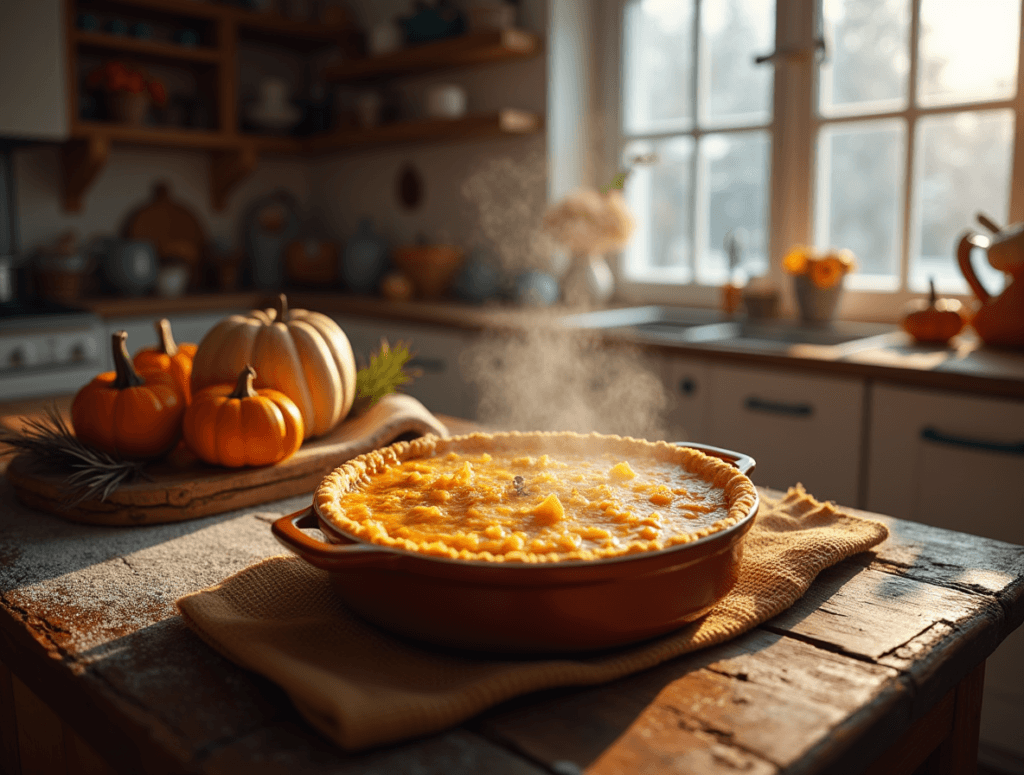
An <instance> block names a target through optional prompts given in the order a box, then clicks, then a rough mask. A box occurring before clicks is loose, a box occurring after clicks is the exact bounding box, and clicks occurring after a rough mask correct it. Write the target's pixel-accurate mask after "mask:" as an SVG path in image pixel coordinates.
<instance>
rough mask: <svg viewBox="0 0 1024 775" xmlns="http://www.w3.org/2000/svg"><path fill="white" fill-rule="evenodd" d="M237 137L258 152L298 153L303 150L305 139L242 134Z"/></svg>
mask: <svg viewBox="0 0 1024 775" xmlns="http://www.w3.org/2000/svg"><path fill="white" fill-rule="evenodd" d="M239 139H240V140H241V142H242V143H245V144H248V145H251V146H252V147H253V148H254V149H256V151H257V152H259V153H274V154H300V153H302V152H303V151H304V150H305V141H304V140H303V138H301V137H289V136H288V135H257V134H242V135H239Z"/></svg>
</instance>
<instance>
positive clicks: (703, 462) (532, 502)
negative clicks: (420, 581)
mask: <svg viewBox="0 0 1024 775" xmlns="http://www.w3.org/2000/svg"><path fill="white" fill-rule="evenodd" d="M756 500H757V492H756V490H755V488H754V485H753V484H752V483H751V481H750V479H748V478H747V477H746V476H744V475H743V474H741V473H740V472H739V471H737V470H736V469H735V468H733V467H732V466H731V465H729V464H728V463H726V462H724V461H722V460H719V459H718V458H714V457H711V456H708V455H705V454H704V453H702V452H700V451H698V450H694V449H689V448H686V447H680V446H677V445H675V444H669V443H668V442H664V441H657V442H651V441H644V440H640V439H632V438H623V437H621V436H605V435H600V434H596V433H595V434H577V433H541V432H537V433H515V432H513V433H495V434H491V433H474V434H470V435H467V436H455V437H452V438H447V439H443V438H438V437H436V436H425V437H423V438H419V439H414V440H413V441H408V442H399V443H397V444H393V445H391V446H389V447H385V448H384V449H380V450H375V451H373V452H370V453H367V454H365V455H360V456H359V457H356V458H353V459H352V460H350V461H348V462H347V463H345V464H344V465H343V466H341V467H340V468H338V469H336V470H335V471H333V472H332V473H331V474H329V475H328V476H327V477H326V478H325V479H324V480H323V482H321V484H320V486H319V487H318V488H317V491H316V493H315V495H314V498H313V503H314V505H315V507H316V510H317V512H318V513H319V514H320V516H321V518H322V519H324V520H325V521H326V522H327V523H328V524H329V525H331V526H334V527H336V528H338V529H339V530H341V531H342V532H344V533H347V534H348V535H350V536H354V537H356V538H358V539H361V540H363V541H366V542H370V543H374V544H379V545H382V546H390V547H396V548H400V549H406V550H409V551H415V552H419V553H421V554H426V555H432V556H438V557H450V558H457V559H462V560H484V561H490V562H527V563H542V562H563V561H566V560H597V559H602V558H608V557H618V556H622V555H627V554H634V553H637V552H647V551H656V550H659V549H665V548H667V547H670V546H675V545H678V544H683V543H687V542H690V541H694V540H696V539H698V538H702V537H704V536H707V535H711V534H712V533H716V532H719V531H721V530H724V529H725V528H727V527H729V526H731V525H734V524H736V523H737V522H739V521H740V520H741V519H743V518H744V517H745V516H746V515H747V514H748V513H749V511H750V509H751V508H752V507H753V505H754V504H755V503H756Z"/></svg>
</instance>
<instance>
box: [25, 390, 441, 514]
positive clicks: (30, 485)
mask: <svg viewBox="0 0 1024 775" xmlns="http://www.w3.org/2000/svg"><path fill="white" fill-rule="evenodd" d="M15 420H16V418H15ZM11 421H12V420H11V419H8V420H7V422H11ZM428 433H434V434H438V435H442V436H446V435H448V429H447V428H446V426H445V425H444V423H443V422H441V421H440V420H439V419H438V418H437V417H435V416H434V415H432V414H431V413H430V412H429V411H427V409H426V408H425V407H424V406H423V404H421V403H420V402H419V401H417V400H416V399H415V398H413V397H412V396H408V395H405V394H402V393H393V394H392V395H389V396H386V397H385V398H384V399H382V400H381V401H380V402H378V403H377V404H375V405H374V406H372V407H370V408H369V409H368V410H367V411H366V412H364V413H363V414H361V415H359V416H357V417H355V418H352V419H349V420H346V421H345V422H343V423H342V424H341V425H339V426H338V427H337V428H336V429H335V430H334V431H332V432H331V433H329V434H328V435H326V436H323V437H321V438H318V439H310V440H309V441H307V442H306V443H304V444H303V445H302V447H301V448H300V449H299V451H298V452H296V453H295V454H294V455H293V456H292V457H290V458H288V459H287V460H283V461H281V462H280V463H277V464H275V465H272V466H265V467H263V468H236V469H231V468H221V467H219V466H210V465H206V464H204V463H203V462H202V461H199V460H196V459H195V458H194V457H190V456H187V453H186V458H185V460H184V461H182V462H181V463H179V464H177V465H175V464H174V463H172V462H167V461H164V462H161V463H157V464H154V465H153V466H151V467H148V468H147V469H146V474H147V475H148V477H149V478H148V479H146V480H140V481H135V482H131V483H129V484H126V485H122V486H121V487H119V488H118V489H117V490H115V491H114V492H113V493H112V494H111V495H110V497H109V498H107V499H106V500H100V499H98V498H93V499H89V500H85V501H82V502H81V503H79V504H77V505H75V506H73V507H71V508H68V507H67V506H66V505H65V504H66V500H67V495H68V492H67V490H66V488H65V487H64V486H63V480H64V478H65V477H66V476H67V472H65V471H54V470H52V469H46V468H41V467H39V465H38V464H37V463H35V462H34V461H32V460H31V459H30V458H28V457H26V456H24V455H18V456H16V457H15V458H14V459H13V460H11V462H10V463H9V465H8V466H7V480H8V481H9V482H10V484H11V486H12V487H13V489H14V492H15V494H16V495H17V497H18V499H19V500H20V501H21V502H22V503H24V504H26V505H28V506H31V507H32V508H34V509H39V510H40V511H46V512H49V513H51V514H56V515H57V516H59V517H61V518H63V519H68V520H72V521H74V522H84V523H87V524H92V525H120V526H126V525H155V524H159V523H163V522H178V521H181V520H186V519H196V518H197V517H206V516H210V515H211V514H221V513H223V512H225V511H232V510H233V509H240V508H244V507H246V506H256V505H259V504H261V503H267V502H270V501H275V500H280V499H281V498H287V497H290V496H293V495H298V494H300V493H306V492H312V491H313V490H314V489H316V486H317V485H318V484H319V483H320V481H321V480H322V479H323V478H324V477H325V476H326V475H327V474H328V473H330V472H331V471H333V470H334V469H335V468H337V467H338V466H339V465H341V464H342V463H344V462H345V461H346V460H349V459H350V458H353V457H355V456H356V455H361V454H363V453H364V452H369V451H370V450H373V449H377V448H378V447H382V446H386V445H387V444H390V443H391V442H392V441H394V440H396V439H398V438H399V437H402V436H406V435H409V436H423V435H426V434H428Z"/></svg>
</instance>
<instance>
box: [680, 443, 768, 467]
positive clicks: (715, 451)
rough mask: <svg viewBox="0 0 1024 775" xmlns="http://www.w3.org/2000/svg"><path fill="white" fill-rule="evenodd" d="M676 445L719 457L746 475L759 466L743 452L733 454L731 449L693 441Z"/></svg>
mask: <svg viewBox="0 0 1024 775" xmlns="http://www.w3.org/2000/svg"><path fill="white" fill-rule="evenodd" d="M675 444H676V445H677V446H680V447H688V448H690V449H696V450H699V451H700V452H703V453H704V454H705V455H710V456H711V457H717V458H718V459H719V460H724V461H725V462H726V463H728V464H729V465H731V466H734V467H735V468H737V469H738V470H739V472H740V473H741V474H744V475H746V474H749V473H750V472H751V471H753V470H754V467H755V466H756V465H757V461H756V460H754V458H752V457H751V456H750V455H744V454H743V453H742V452H733V451H732V450H731V449H722V448H721V447H712V446H711V445H710V444H697V443H696V442H692V441H677V442H675Z"/></svg>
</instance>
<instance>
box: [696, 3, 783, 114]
mask: <svg viewBox="0 0 1024 775" xmlns="http://www.w3.org/2000/svg"><path fill="white" fill-rule="evenodd" d="M701 36H702V39H701V46H702V49H701V54H702V56H701V59H700V70H701V72H700V82H701V86H700V90H699V93H700V111H701V112H700V120H701V123H705V124H706V123H711V124H717V125H722V124H731V125H733V126H735V125H737V124H763V123H766V122H767V121H768V120H769V118H770V116H771V105H772V75H773V68H771V67H766V66H765V65H755V64H754V57H756V56H757V55H758V54H764V53H766V52H768V51H771V50H772V49H773V48H774V40H775V0H715V1H714V2H704V3H702V4H701Z"/></svg>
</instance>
